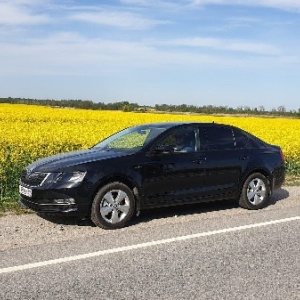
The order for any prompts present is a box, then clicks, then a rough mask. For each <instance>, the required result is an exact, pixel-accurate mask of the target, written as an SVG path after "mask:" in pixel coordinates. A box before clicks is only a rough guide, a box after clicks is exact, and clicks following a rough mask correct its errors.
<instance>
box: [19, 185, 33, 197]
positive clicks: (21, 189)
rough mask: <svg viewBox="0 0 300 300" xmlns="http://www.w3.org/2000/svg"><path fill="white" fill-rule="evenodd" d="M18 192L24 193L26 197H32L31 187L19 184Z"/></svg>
mask: <svg viewBox="0 0 300 300" xmlns="http://www.w3.org/2000/svg"><path fill="white" fill-rule="evenodd" d="M19 192H20V194H21V195H24V196H26V197H30V198H31V197H32V189H28V188H26V187H24V186H22V185H19Z"/></svg>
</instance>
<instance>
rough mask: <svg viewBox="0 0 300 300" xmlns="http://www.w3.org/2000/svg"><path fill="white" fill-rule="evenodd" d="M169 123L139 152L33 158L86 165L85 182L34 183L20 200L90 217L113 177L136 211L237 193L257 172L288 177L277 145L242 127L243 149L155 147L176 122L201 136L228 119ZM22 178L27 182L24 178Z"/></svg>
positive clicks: (275, 183)
mask: <svg viewBox="0 0 300 300" xmlns="http://www.w3.org/2000/svg"><path fill="white" fill-rule="evenodd" d="M165 126H166V128H168V129H167V130H166V131H165V132H163V133H162V134H161V135H160V136H159V137H158V138H156V139H153V140H152V141H151V142H150V143H149V144H148V146H147V147H145V148H143V149H141V150H140V151H138V152H132V151H125V152H124V151H113V150H99V149H97V148H91V149H88V150H82V151H75V152H71V153H67V154H60V155H56V156H52V157H48V158H44V159H41V160H38V161H37V162H34V163H33V164H31V165H29V166H28V167H27V172H28V173H31V172H41V173H43V172H45V173H50V172H72V171H86V172H87V174H86V177H85V178H84V181H83V182H82V183H81V184H79V185H78V186H74V187H71V188H70V186H64V185H59V184H52V185H51V186H37V187H31V188H32V191H33V195H32V197H31V198H28V197H26V196H24V195H21V198H20V202H21V204H23V205H25V206H26V207H29V208H31V209H33V210H35V211H38V212H42V213H62V214H69V215H76V216H79V217H86V216H89V214H90V209H91V204H92V201H93V198H94V196H95V194H96V193H97V191H98V190H99V188H100V187H102V186H104V185H105V184H107V183H110V182H112V181H119V182H123V183H125V184H126V185H127V186H128V187H129V188H131V189H132V190H133V192H134V194H135V198H136V202H137V203H136V209H137V211H139V210H142V209H146V208H152V207H159V206H169V205H176V204H185V203H194V202H199V201H209V200H222V199H237V198H238V197H239V195H240V192H241V188H242V185H243V182H244V181H245V180H246V178H247V177H248V176H249V174H251V173H253V172H260V173H262V174H263V175H265V176H266V177H267V178H268V179H269V181H270V183H271V190H273V189H275V188H278V187H280V186H281V184H282V183H283V181H284V162H283V161H282V159H281V157H280V154H279V152H280V148H279V147H277V146H273V145H269V144H266V143H264V142H262V141H260V140H258V139H256V138H255V137H252V136H251V135H250V134H248V133H245V132H243V134H244V135H245V136H246V137H247V139H248V144H247V146H246V147H245V148H244V149H237V150H234V151H232V150H226V149H225V150H214V149H211V150H209V149H205V147H204V146H205V145H202V144H199V145H198V146H197V152H193V153H171V152H170V153H164V152H163V151H161V152H159V151H156V145H157V143H158V142H159V141H160V140H162V139H163V138H164V137H165V136H167V134H169V133H170V132H171V131H173V130H175V129H176V128H178V127H181V126H183V127H192V128H194V129H195V130H198V133H199V136H200V139H202V141H203V140H204V139H205V138H204V133H203V130H204V128H208V127H210V126H224V125H218V124H211V123H186V124H183V123H166V125H165ZM230 128H234V127H230ZM237 130H239V129H237ZM20 184H21V185H23V186H27V185H26V184H25V183H24V182H22V180H21V182H20ZM28 187H30V186H28ZM57 197H59V198H62V199H67V198H69V197H70V198H74V199H75V200H76V204H71V205H51V201H52V200H53V199H56V198H57ZM47 201H48V202H47ZM45 204H46V205H45Z"/></svg>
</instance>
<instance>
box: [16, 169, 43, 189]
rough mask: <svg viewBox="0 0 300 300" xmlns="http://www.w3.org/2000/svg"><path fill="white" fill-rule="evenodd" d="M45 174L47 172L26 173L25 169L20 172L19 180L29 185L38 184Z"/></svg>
mask: <svg viewBox="0 0 300 300" xmlns="http://www.w3.org/2000/svg"><path fill="white" fill-rule="evenodd" d="M47 175H48V173H28V171H27V170H26V169H25V170H23V172H22V174H21V182H23V183H25V184H27V185H29V186H39V185H41V184H42V182H43V180H44V179H45V178H46V176H47Z"/></svg>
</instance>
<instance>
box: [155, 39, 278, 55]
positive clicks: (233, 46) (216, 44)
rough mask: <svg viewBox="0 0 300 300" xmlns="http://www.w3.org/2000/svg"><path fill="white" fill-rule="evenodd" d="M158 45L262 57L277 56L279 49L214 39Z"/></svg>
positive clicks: (183, 40)
mask: <svg viewBox="0 0 300 300" xmlns="http://www.w3.org/2000/svg"><path fill="white" fill-rule="evenodd" d="M160 44H163V45H167V46H177V47H194V48H211V49H215V50H226V51H232V52H245V53H252V54H262V55H278V54H280V51H279V49H277V48H276V47H274V46H272V45H268V44H262V43H255V42H248V41H244V40H232V39H227V40H226V39H216V38H187V39H173V40H166V41H163V42H160Z"/></svg>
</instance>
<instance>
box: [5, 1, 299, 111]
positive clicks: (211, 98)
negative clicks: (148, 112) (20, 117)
mask: <svg viewBox="0 0 300 300" xmlns="http://www.w3.org/2000/svg"><path fill="white" fill-rule="evenodd" d="M299 32H300V1H299V0H244V1H242V0H179V1H164V0H153V1H148V0H114V1H96V0H94V1H89V0H86V1H79V0H74V1H73V0H65V1H58V0H0V66H1V73H0V74H1V75H0V97H22V98H23V97H24V98H37V99H59V100H60V99H82V100H92V101H95V102H99V101H100V102H105V103H107V102H116V101H125V100H126V101H129V102H136V103H139V104H140V105H155V104H162V103H167V104H183V103H185V104H189V105H197V106H202V105H216V106H220V105H222V106H230V107H240V106H248V107H251V108H255V107H260V106H264V108H265V109H267V110H271V109H273V108H278V107H279V106H285V108H286V109H287V110H298V109H299V108H300V85H299V79H300V34H299Z"/></svg>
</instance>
